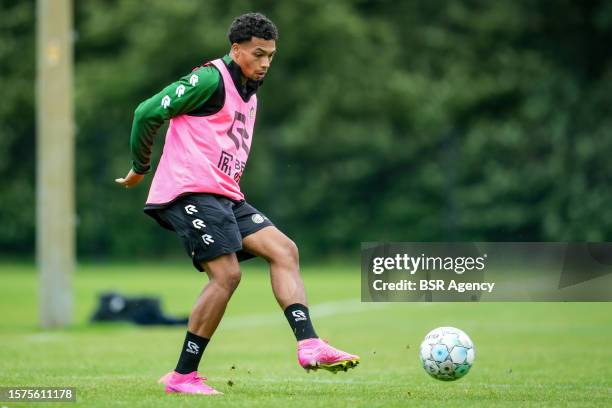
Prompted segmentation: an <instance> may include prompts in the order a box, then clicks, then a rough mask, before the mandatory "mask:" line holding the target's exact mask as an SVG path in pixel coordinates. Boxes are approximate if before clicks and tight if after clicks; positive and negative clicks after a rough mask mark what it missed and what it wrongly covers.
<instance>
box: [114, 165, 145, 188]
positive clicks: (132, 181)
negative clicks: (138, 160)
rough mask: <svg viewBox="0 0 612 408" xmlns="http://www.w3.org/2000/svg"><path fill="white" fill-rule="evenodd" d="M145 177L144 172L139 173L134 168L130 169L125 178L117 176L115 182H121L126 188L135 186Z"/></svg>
mask: <svg viewBox="0 0 612 408" xmlns="http://www.w3.org/2000/svg"><path fill="white" fill-rule="evenodd" d="M143 178H144V174H138V173H136V172H135V171H134V170H132V169H130V171H129V172H128V174H127V176H125V178H117V179H115V183H117V184H121V185H123V186H125V188H130V187H134V186H135V185H136V184H138V183H140V182H141V181H142V179H143Z"/></svg>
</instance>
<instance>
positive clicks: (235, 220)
mask: <svg viewBox="0 0 612 408" xmlns="http://www.w3.org/2000/svg"><path fill="white" fill-rule="evenodd" d="M145 213H147V214H148V215H150V216H151V217H153V218H155V220H157V222H158V223H159V224H160V225H161V226H162V227H164V228H167V229H169V230H171V231H175V232H176V233H177V234H178V235H179V237H180V239H181V241H182V242H183V245H184V246H185V250H186V251H187V254H188V255H189V256H190V257H191V258H192V260H193V266H195V267H196V269H197V270H199V271H200V272H203V271H204V269H203V268H202V265H201V263H202V262H205V261H209V260H211V259H213V258H216V257H218V256H220V255H224V254H231V253H234V252H235V253H236V256H237V257H238V260H239V261H244V260H246V259H250V258H253V257H254V256H255V255H253V254H251V253H249V252H246V251H243V250H242V240H243V239H244V237H246V236H247V235H250V234H252V233H254V232H257V231H259V230H260V229H262V228H264V227H267V226H270V225H274V224H273V223H272V222H271V221H270V220H269V219H268V217H266V216H265V215H264V214H262V213H261V212H259V211H258V210H257V209H255V207H253V206H252V205H250V204H249V203H247V202H246V201H233V200H230V199H229V198H226V197H223V196H219V195H215V194H205V193H194V194H188V195H184V196H182V197H179V198H178V199H176V200H175V201H173V202H172V203H170V204H168V205H166V206H164V207H155V206H147V207H145Z"/></svg>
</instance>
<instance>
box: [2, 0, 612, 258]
mask: <svg viewBox="0 0 612 408" xmlns="http://www.w3.org/2000/svg"><path fill="white" fill-rule="evenodd" d="M1 7H2V9H1V13H0V15H1V16H2V17H1V18H0V24H1V25H2V27H3V31H5V32H6V33H7V34H8V35H5V36H3V41H2V42H1V43H0V44H1V45H0V61H2V67H1V68H2V81H3V85H4V86H3V87H2V88H3V90H4V91H3V92H4V94H3V98H4V103H3V104H2V106H1V107H0V121H1V122H0V123H2V126H1V128H2V137H1V138H0V163H1V164H0V176H1V177H2V180H3V187H2V197H3V200H2V204H1V206H0V215H1V216H2V220H3V225H5V228H4V229H2V230H1V231H0V246H1V247H2V249H3V250H5V249H6V250H7V251H11V252H18V253H27V252H28V251H30V250H31V248H32V243H33V234H34V227H33V221H32V220H33V215H34V214H33V208H34V206H33V205H32V204H31V203H32V202H33V199H34V163H35V157H34V154H33V148H32V146H33V145H34V125H33V124H34V111H33V109H34V103H33V100H34V99H33V97H34V82H33V78H34V68H33V67H34V60H33V57H34V41H33V38H34V30H33V24H34V17H35V15H34V10H33V2H32V1H30V2H27V1H22V2H3V3H2V6H1ZM75 7H76V9H75V29H76V33H77V36H76V42H75V58H76V61H75V62H76V78H75V93H76V109H77V122H78V135H77V152H78V156H77V167H78V173H77V181H78V185H77V195H78V203H77V210H78V215H79V221H80V222H79V225H78V237H79V251H80V253H81V254H86V255H98V256H105V255H134V254H136V255H140V256H147V255H150V254H153V253H163V252H165V251H169V250H180V245H178V244H177V243H176V240H175V238H174V237H172V236H171V234H167V233H165V232H163V231H162V230H160V229H159V228H158V227H157V226H156V225H155V223H154V222H153V221H152V220H148V219H146V218H144V216H141V215H140V208H141V206H142V203H143V201H144V199H145V197H146V185H143V186H141V187H140V188H138V189H136V190H130V191H128V192H126V191H124V190H122V189H120V188H117V187H116V186H115V185H114V184H113V179H114V178H115V177H118V176H122V175H123V174H124V173H125V172H127V170H128V168H129V160H130V157H129V149H128V138H129V130H130V126H131V120H132V114H133V110H134V109H135V108H136V106H137V105H138V103H139V102H140V101H142V100H143V99H145V98H147V97H148V96H150V95H151V94H153V93H155V92H157V91H158V90H159V89H161V88H162V87H163V86H165V85H166V84H168V83H170V82H172V81H174V80H175V79H177V78H178V77H180V76H182V75H183V74H185V73H186V72H189V71H190V70H191V68H192V67H193V66H196V65H198V64H200V63H201V62H203V61H205V60H209V59H212V58H215V57H218V56H220V55H222V54H223V53H225V52H226V51H227V50H228V48H229V44H228V43H227V40H226V38H225V32H226V29H227V26H228V25H229V23H230V22H231V20H232V18H233V17H234V16H236V15H238V14H240V13H242V12H245V11H248V10H260V11H263V12H264V13H266V14H267V15H268V16H269V17H271V18H272V19H273V20H274V21H275V22H276V23H277V25H278V27H279V31H280V39H279V42H278V55H277V57H276V58H275V61H274V64H273V66H272V69H271V72H270V75H269V78H267V79H266V83H265V85H264V86H263V87H262V89H261V91H260V94H259V100H260V110H259V115H258V123H257V126H256V132H255V142H254V145H253V150H252V153H251V157H250V160H249V163H248V165H247V171H246V172H245V176H244V178H243V181H242V188H243V191H244V192H245V193H246V195H247V198H248V199H249V201H251V202H252V203H253V204H254V205H255V206H257V207H258V208H260V209H261V210H262V211H264V212H266V213H267V215H268V216H270V217H271V218H272V219H273V220H274V221H275V222H276V223H277V225H279V226H280V227H281V228H282V229H283V230H284V231H285V232H286V233H287V234H288V235H290V236H291V237H293V238H294V239H295V240H296V241H297V242H298V244H300V247H301V248H302V251H303V253H305V254H306V255H313V254H317V255H321V254H326V253H331V252H345V251H351V250H353V251H354V250H356V249H357V248H358V243H359V241H366V240H385V239H386V240H399V241H408V240H482V241H485V240H491V241H494V240H497V241H540V240H543V241H559V240H595V241H597V240H610V239H612V213H611V212H610V211H607V210H608V207H609V203H610V202H612V192H611V190H610V189H609V188H608V185H609V182H610V174H612V162H611V161H610V160H609V158H608V157H609V153H608V152H610V151H611V149H612V135H611V134H610V130H609V129H610V121H611V120H612V119H610V118H611V117H612V116H611V115H610V106H612V103H611V102H612V100H611V96H610V95H612V85H611V84H612V81H611V79H612V69H611V66H610V60H611V58H610V57H611V53H612V51H611V49H610V47H609V44H610V43H611V40H612V7H611V6H610V5H609V4H608V3H606V2H603V1H601V2H580V1H577V0H576V1H569V0H568V1H564V2H558V3H556V4H555V6H554V8H551V6H550V2H547V1H544V0H540V1H527V0H523V1H510V0H507V1H505V0H504V1H498V2H489V1H477V0H473V1H468V0H465V1H458V0H457V1H452V0H449V1H445V2H428V1H425V0H419V1H410V2H392V1H365V0H361V1H348V0H347V1H334V2H325V1H322V0H305V1H298V2H270V1H264V0H260V1H255V2H232V4H231V5H228V4H226V3H225V2H195V1H187V0H185V1H172V2H168V1H163V0H152V1H149V2H147V6H146V7H143V6H142V5H141V4H140V3H138V2H133V1H102V0H91V1H87V2H75ZM9 84H10V86H9ZM163 137H164V136H163V131H162V132H160V134H159V135H158V137H157V140H156V154H157V156H156V157H159V152H160V151H161V147H162V145H163ZM5 220H6V221H5Z"/></svg>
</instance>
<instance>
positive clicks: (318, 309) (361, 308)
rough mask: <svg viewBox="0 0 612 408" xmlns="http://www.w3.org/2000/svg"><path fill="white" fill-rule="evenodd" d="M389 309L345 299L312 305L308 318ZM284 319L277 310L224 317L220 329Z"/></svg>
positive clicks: (265, 324)
mask: <svg viewBox="0 0 612 408" xmlns="http://www.w3.org/2000/svg"><path fill="white" fill-rule="evenodd" d="M386 307H389V304H388V303H361V302H360V301H359V299H345V300H339V301H335V302H325V303H319V304H316V305H312V306H311V307H310V316H312V318H313V319H315V320H316V319H319V318H322V317H327V316H335V315H340V314H355V313H359V312H361V313H367V312H370V311H373V310H380V309H384V308H386ZM284 321H285V317H284V316H283V312H282V311H281V310H280V309H279V310H278V312H276V313H259V314H251V315H246V316H236V317H231V316H229V317H224V318H223V320H222V321H221V329H222V330H227V329H238V328H240V329H244V328H245V327H257V326H267V325H272V324H278V323H279V322H284Z"/></svg>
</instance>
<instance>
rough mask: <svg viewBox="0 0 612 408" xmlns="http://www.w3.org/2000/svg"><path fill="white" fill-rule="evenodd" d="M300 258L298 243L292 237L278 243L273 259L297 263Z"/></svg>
mask: <svg viewBox="0 0 612 408" xmlns="http://www.w3.org/2000/svg"><path fill="white" fill-rule="evenodd" d="M299 259H300V254H299V250H298V247H297V245H296V244H295V242H293V241H292V240H291V239H289V238H287V239H285V240H283V241H282V242H280V243H279V244H278V246H277V248H276V250H275V251H274V253H273V255H272V259H271V261H272V262H282V263H291V264H295V265H297V264H298V263H299Z"/></svg>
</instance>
